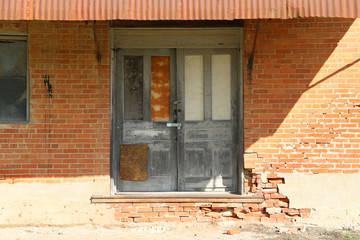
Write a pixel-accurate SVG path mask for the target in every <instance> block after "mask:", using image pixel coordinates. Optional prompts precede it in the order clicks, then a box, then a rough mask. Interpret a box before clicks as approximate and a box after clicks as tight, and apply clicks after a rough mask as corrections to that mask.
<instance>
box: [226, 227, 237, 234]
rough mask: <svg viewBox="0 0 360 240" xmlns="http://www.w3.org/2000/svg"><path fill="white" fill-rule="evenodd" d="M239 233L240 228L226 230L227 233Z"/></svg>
mask: <svg viewBox="0 0 360 240" xmlns="http://www.w3.org/2000/svg"><path fill="white" fill-rule="evenodd" d="M240 233H241V229H240V228H235V229H229V230H227V231H226V234H227V235H235V234H240Z"/></svg>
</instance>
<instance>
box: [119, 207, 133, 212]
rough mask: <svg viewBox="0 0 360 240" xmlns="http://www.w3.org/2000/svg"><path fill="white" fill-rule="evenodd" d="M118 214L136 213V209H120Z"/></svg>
mask: <svg viewBox="0 0 360 240" xmlns="http://www.w3.org/2000/svg"><path fill="white" fill-rule="evenodd" d="M120 212H122V213H136V212H137V208H134V207H122V208H121V209H120Z"/></svg>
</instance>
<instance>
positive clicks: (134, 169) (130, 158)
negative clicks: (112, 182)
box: [120, 145, 149, 181]
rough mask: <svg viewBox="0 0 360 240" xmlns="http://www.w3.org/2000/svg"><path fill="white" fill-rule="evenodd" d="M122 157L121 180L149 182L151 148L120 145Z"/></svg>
mask: <svg viewBox="0 0 360 240" xmlns="http://www.w3.org/2000/svg"><path fill="white" fill-rule="evenodd" d="M120 156H121V157H120V180H124V181H146V180H147V177H148V158H149V146H147V145H120Z"/></svg>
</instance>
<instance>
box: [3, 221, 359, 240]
mask: <svg viewBox="0 0 360 240" xmlns="http://www.w3.org/2000/svg"><path fill="white" fill-rule="evenodd" d="M228 230H233V231H234V230H235V231H237V234H234V235H229V234H227V231H228ZM35 239H36V240H38V239H46V240H47V239H51V240H65V239H66V240H68V239H71V240H75V239H76V240H82V239H86V240H105V239H106V240H122V239H131V240H140V239H154V240H155V239H156V240H165V239H166V240H167V239H194V240H200V239H224V240H232V239H243V240H255V239H256V240H258V239H269V240H275V239H276V240H301V239H311V240H317V239H325V240H335V239H336V240H347V239H352V240H360V231H355V230H349V229H347V230H345V229H325V228H319V227H316V226H311V225H291V226H288V225H262V224H245V223H239V222H219V223H156V224H154V223H152V224H145V223H141V224H139V223H137V224H121V225H111V226H105V225H81V226H67V227H59V226H38V227H6V228H5V227H2V228H0V240H35Z"/></svg>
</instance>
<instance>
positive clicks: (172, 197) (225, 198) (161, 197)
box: [91, 192, 264, 203]
mask: <svg viewBox="0 0 360 240" xmlns="http://www.w3.org/2000/svg"><path fill="white" fill-rule="evenodd" d="M134 202H144V203H158V202H188V203H194V202H196V203H262V202H264V197H263V196H262V195H240V194H235V193H223V192H221V193H218V192H216V193H206V192H201V193H199V192H146V193H145V192H123V193H119V194H116V195H111V196H110V195H109V196H96V195H94V196H91V203H134Z"/></svg>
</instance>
